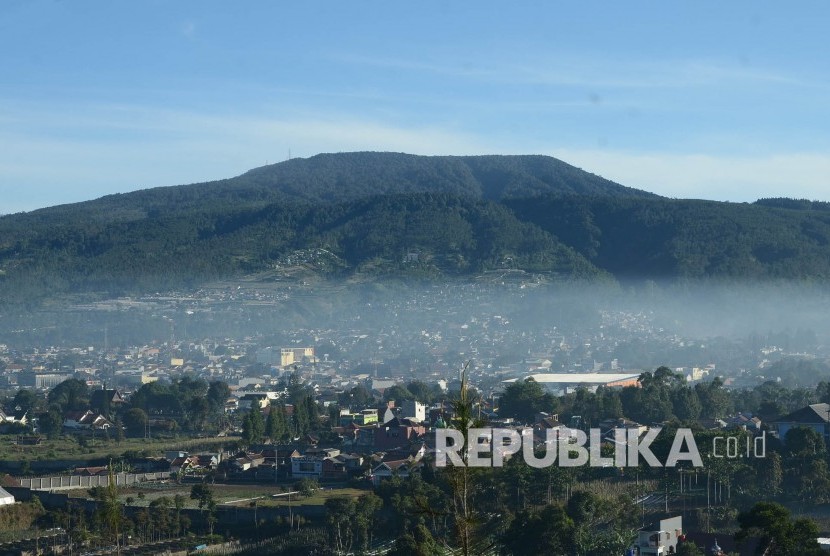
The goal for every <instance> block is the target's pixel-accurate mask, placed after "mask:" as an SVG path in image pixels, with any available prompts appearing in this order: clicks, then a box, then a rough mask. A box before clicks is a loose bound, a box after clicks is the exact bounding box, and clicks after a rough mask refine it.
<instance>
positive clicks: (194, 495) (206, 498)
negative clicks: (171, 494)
mask: <svg viewBox="0 0 830 556" xmlns="http://www.w3.org/2000/svg"><path fill="white" fill-rule="evenodd" d="M190 499H191V500H197V501H198V502H199V509H200V510H204V508H209V507H210V506H211V504H215V501H214V499H213V490H211V488H210V487H209V486H208V485H206V484H204V483H199V484H195V485H193V486H192V487H191V488H190Z"/></svg>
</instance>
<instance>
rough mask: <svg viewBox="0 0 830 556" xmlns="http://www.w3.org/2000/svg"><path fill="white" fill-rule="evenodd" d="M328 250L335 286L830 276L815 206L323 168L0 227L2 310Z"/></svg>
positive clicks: (366, 163)
mask: <svg viewBox="0 0 830 556" xmlns="http://www.w3.org/2000/svg"><path fill="white" fill-rule="evenodd" d="M317 248H319V249H325V250H326V251H327V252H329V253H330V254H331V256H332V257H334V259H335V260H336V264H332V265H329V266H328V267H327V268H326V269H325V270H323V271H322V272H324V273H326V274H327V275H329V276H331V277H338V278H344V277H350V276H353V275H355V274H361V275H362V276H366V275H368V276H379V275H380V276H388V275H390V274H391V275H398V276H399V275H403V276H419V277H439V276H451V275H464V274H472V273H479V272H482V271H486V270H491V269H497V268H517V269H522V270H529V271H536V272H546V273H549V274H550V275H551V276H561V277H568V278H597V277H601V278H607V277H609V276H616V277H618V278H658V277H659V278H674V277H716V278H720V277H737V278H751V279H758V278H762V279H763V278H799V279H824V278H826V277H828V276H830V211H828V210H827V207H826V206H825V205H824V204H822V203H810V202H807V201H794V200H789V199H767V200H762V201H759V202H758V203H755V204H735V203H719V202H708V201H691V200H672V199H665V198H661V197H658V196H656V195H651V194H649V193H646V192H642V191H637V190H634V189H629V188H626V187H623V186H620V185H618V184H615V183H613V182H609V181H607V180H604V179H602V178H599V177H597V176H594V175H592V174H588V173H586V172H583V171H581V170H579V169H577V168H574V167H573V166H570V165H568V164H565V163H563V162H561V161H558V160H556V159H553V158H550V157H543V156H480V157H421V156H412V155H403V154H394V153H351V154H336V155H318V156H315V157H312V158H309V159H296V160H291V161H288V162H284V163H281V164H275V165H272V166H267V167H263V168H258V169H255V170H252V171H250V172H248V173H246V174H243V175H242V176H239V177H237V178H233V179H229V180H222V181H217V182H211V183H206V184H196V185H187V186H178V187H167V188H156V189H149V190H144V191H138V192H134V193H129V194H123V195H110V196H107V197H103V198H101V199H97V200H95V201H89V202H85V203H77V204H73V205H63V206H58V207H52V208H49V209H43V210H39V211H34V212H31V213H24V214H17V215H9V216H5V217H2V218H0V302H12V303H14V302H29V301H31V300H33V299H43V298H46V297H53V298H54V297H58V296H60V295H62V294H65V293H69V292H93V293H95V294H96V295H101V296H109V295H114V294H124V293H140V292H144V291H160V290H165V289H171V288H178V287H191V286H197V285H199V284H201V283H204V282H206V281H210V280H214V279H217V278H227V277H232V276H241V275H246V274H251V273H256V272H261V271H265V270H269V269H271V268H273V267H274V266H275V265H276V264H277V263H278V262H279V261H281V260H283V259H284V258H285V257H287V256H290V255H291V254H292V253H294V252H296V251H297V250H304V249H317Z"/></svg>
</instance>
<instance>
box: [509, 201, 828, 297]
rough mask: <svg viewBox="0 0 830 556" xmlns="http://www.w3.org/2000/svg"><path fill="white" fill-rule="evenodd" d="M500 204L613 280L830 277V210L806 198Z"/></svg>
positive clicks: (516, 202)
mask: <svg viewBox="0 0 830 556" xmlns="http://www.w3.org/2000/svg"><path fill="white" fill-rule="evenodd" d="M782 204H785V205H786V206H795V207H796V208H779V207H780V206H782ZM506 205H507V206H509V207H510V208H511V209H512V210H513V211H514V213H515V214H516V216H517V217H518V218H519V219H520V220H522V221H525V222H532V223H534V224H537V225H538V226H539V227H541V228H542V229H544V230H546V231H548V232H550V233H551V234H554V235H556V236H557V237H558V238H559V239H560V240H561V241H562V242H563V243H565V244H567V245H569V246H571V247H572V248H574V249H575V250H576V251H578V252H579V253H580V254H582V255H583V256H584V257H585V258H586V259H588V260H589V261H591V262H592V263H593V264H595V265H596V266H598V267H600V268H602V269H604V270H606V271H608V272H610V273H612V274H614V275H615V276H617V277H632V278H644V277H645V278H672V277H689V278H700V277H719V278H720V277H734V278H753V279H756V278H797V279H819V280H821V279H825V278H828V277H830V211H827V210H826V209H822V208H819V209H813V208H812V206H813V205H812V204H810V203H807V204H806V205H803V204H802V202H797V201H793V202H792V203H781V202H780V200H779V202H777V203H771V204H769V205H768V204H766V203H763V202H762V203H755V204H746V203H723V202H715V201H697V200H675V199H637V200H634V199H625V198H619V197H603V198H586V197H574V196H569V197H545V198H536V199H519V200H508V201H506ZM802 206H807V207H808V208H801V207H802Z"/></svg>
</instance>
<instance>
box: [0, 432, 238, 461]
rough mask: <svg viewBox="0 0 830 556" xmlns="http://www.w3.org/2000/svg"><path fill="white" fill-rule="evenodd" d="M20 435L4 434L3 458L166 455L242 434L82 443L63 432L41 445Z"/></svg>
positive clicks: (224, 441)
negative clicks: (28, 443)
mask: <svg viewBox="0 0 830 556" xmlns="http://www.w3.org/2000/svg"><path fill="white" fill-rule="evenodd" d="M16 440H17V436H14V435H3V436H0V460H10V461H45V460H61V459H100V458H108V457H118V456H120V455H121V454H123V453H124V452H128V451H132V452H142V453H144V454H145V455H147V456H161V455H164V451H165V450H193V449H204V450H210V449H216V448H218V447H221V446H222V445H223V444H230V443H232V442H235V441H237V440H239V437H236V436H228V437H222V438H215V437H212V438H186V437H182V438H152V439H147V438H127V439H124V440H122V441H121V442H118V441H116V440H106V439H103V438H87V439H86V446H82V445H81V444H79V443H78V441H77V440H76V439H75V438H74V437H72V436H62V437H59V438H56V439H54V440H49V439H45V438H44V439H43V441H42V442H41V443H40V444H39V445H37V446H19V445H17V444H16V443H15V442H16Z"/></svg>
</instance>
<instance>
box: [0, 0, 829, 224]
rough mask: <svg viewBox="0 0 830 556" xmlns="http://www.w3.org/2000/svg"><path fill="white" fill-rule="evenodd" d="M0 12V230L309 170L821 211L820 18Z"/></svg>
mask: <svg viewBox="0 0 830 556" xmlns="http://www.w3.org/2000/svg"><path fill="white" fill-rule="evenodd" d="M517 4H518V5H516V6H514V5H510V4H505V3H504V2H489V1H478V2H475V3H473V2H455V3H450V2H430V1H421V2H407V3H404V2H388V1H386V2H381V1H369V0H366V1H356V2H342V1H338V2H335V1H331V2H256V1H250V2H213V1H204V0H199V1H195V0H177V1H175V2H173V1H150V0H148V1H143V2H127V1H104V0H99V1H84V0H72V1H54V0H49V1H47V0H3V1H2V2H0V53H2V54H0V213H11V212H17V211H22V210H31V209H34V208H38V207H42V206H48V205H54V204H59V203H65V202H74V201H80V200H85V199H91V198H95V197H99V196H101V195H104V194H108V193H114V192H123V191H131V190H135V189H141V188H145V187H153V186H160V185H176V184H182V183H192V182H199V181H206V180H211V179H219V178H224V177H230V176H234V175H238V174H240V173H242V172H244V171H246V170H248V169H250V168H253V167H257V166H262V165H263V164H266V163H274V162H279V161H282V160H285V159H286V158H287V157H288V153H289V151H290V152H291V154H292V156H295V157H305V156H311V155H314V154H317V153H319V152H338V151H354V150H378V151H398V152H409V153H416V154H430V155H432V154H436V155H437V154H485V153H502V154H524V153H533V154H547V155H552V156H556V157H557V158H561V159H562V160H565V161H566V162H570V163H572V164H574V165H576V166H579V167H581V168H584V169H586V170H588V171H591V172H594V173H597V174H600V175H603V176H605V177H607V178H610V179H614V180H616V181H619V182H621V183H623V184H625V185H628V186H631V187H638V188H642V189H646V190H649V191H653V192H656V193H659V194H662V195H666V196H670V197H693V198H705V199H717V200H731V201H752V200H755V199H757V198H759V197H769V196H791V197H806V198H811V199H822V200H828V201H830V125H829V124H830V117H829V116H830V114H828V102H827V99H828V98H830V49H828V48H827V40H826V38H824V37H826V34H827V31H826V26H827V22H828V21H830V17H828V16H830V4H827V3H825V2H818V1H816V2H800V3H799V4H798V7H797V8H796V7H794V6H792V5H785V4H784V3H778V2H767V1H757V0H755V1H735V2H641V1H628V2H614V3H612V2H603V3H600V2H522V3H517Z"/></svg>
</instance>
